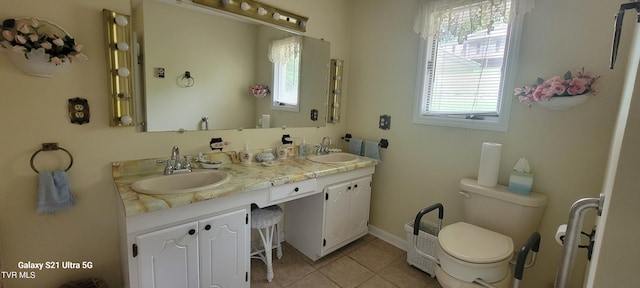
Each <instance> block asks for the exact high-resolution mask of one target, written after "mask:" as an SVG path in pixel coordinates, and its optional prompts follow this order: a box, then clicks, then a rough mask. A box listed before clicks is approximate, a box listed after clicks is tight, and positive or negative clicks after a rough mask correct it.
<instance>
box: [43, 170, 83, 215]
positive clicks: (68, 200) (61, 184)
mask: <svg viewBox="0 0 640 288" xmlns="http://www.w3.org/2000/svg"><path fill="white" fill-rule="evenodd" d="M38 175H39V183H38V209H37V212H38V213H40V214H42V213H56V212H58V211H60V210H64V209H68V208H71V206H73V204H75V203H76V199H75V198H74V197H73V194H71V188H70V187H69V176H67V172H64V171H43V172H40V173H39V174H38Z"/></svg>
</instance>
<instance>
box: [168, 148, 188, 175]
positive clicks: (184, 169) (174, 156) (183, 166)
mask: <svg viewBox="0 0 640 288" xmlns="http://www.w3.org/2000/svg"><path fill="white" fill-rule="evenodd" d="M188 158H189V157H188V156H184V161H183V162H181V161H180V149H179V148H178V146H173V148H171V158H169V160H167V161H164V162H166V163H167V164H166V166H164V175H171V174H178V173H189V172H191V163H189V159H188Z"/></svg>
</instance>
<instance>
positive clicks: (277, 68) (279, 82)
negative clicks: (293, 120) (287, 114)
mask: <svg viewBox="0 0 640 288" xmlns="http://www.w3.org/2000/svg"><path fill="white" fill-rule="evenodd" d="M301 46H302V45H301V40H300V37H298V36H293V37H288V38H285V39H281V40H275V41H272V42H271V44H270V46H269V60H270V61H271V62H272V63H273V90H272V91H271V92H272V93H273V98H272V99H273V100H272V108H273V109H277V110H286V111H295V112H299V106H298V99H299V97H298V96H299V95H298V94H299V91H300V89H299V86H300V57H301V56H300V50H301Z"/></svg>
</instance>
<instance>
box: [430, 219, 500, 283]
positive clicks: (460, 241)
mask: <svg viewBox="0 0 640 288" xmlns="http://www.w3.org/2000/svg"><path fill="white" fill-rule="evenodd" d="M438 244H439V245H438V250H437V252H436V254H437V256H438V259H439V260H440V266H441V267H442V269H443V270H444V271H445V272H446V273H447V274H449V275H451V276H453V277H455V278H457V279H460V280H462V281H466V282H472V281H473V280H475V279H477V278H481V279H483V280H484V281H487V282H489V283H491V282H497V281H500V280H502V279H504V278H505V276H506V275H507V274H508V273H509V261H510V260H511V256H512V255H513V241H512V240H511V238H510V237H508V236H505V235H502V234H500V233H496V232H493V231H491V230H487V229H484V228H482V227H478V226H475V225H472V224H469V223H466V222H458V223H455V224H451V225H449V226H446V227H444V228H443V229H442V230H441V231H440V233H438Z"/></svg>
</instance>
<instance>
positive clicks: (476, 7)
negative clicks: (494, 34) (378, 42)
mask: <svg viewBox="0 0 640 288" xmlns="http://www.w3.org/2000/svg"><path fill="white" fill-rule="evenodd" d="M420 2H421V3H420V9H419V10H418V13H417V14H416V17H415V21H414V26H413V29H414V31H415V32H416V33H418V34H420V36H421V37H422V38H425V39H426V38H428V37H436V38H438V39H439V40H444V39H451V38H453V39H457V40H458V43H460V44H462V43H463V42H464V41H465V40H466V38H467V36H468V35H469V34H472V33H474V32H478V31H480V30H483V29H486V30H487V31H488V32H489V33H490V32H491V31H492V30H493V29H494V25H496V24H499V23H508V21H509V19H510V15H509V14H510V6H511V5H515V9H516V10H515V12H516V13H518V14H519V13H525V12H528V11H531V9H533V4H534V0H421V1H420ZM460 7H464V8H463V9H461V8H460Z"/></svg>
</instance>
